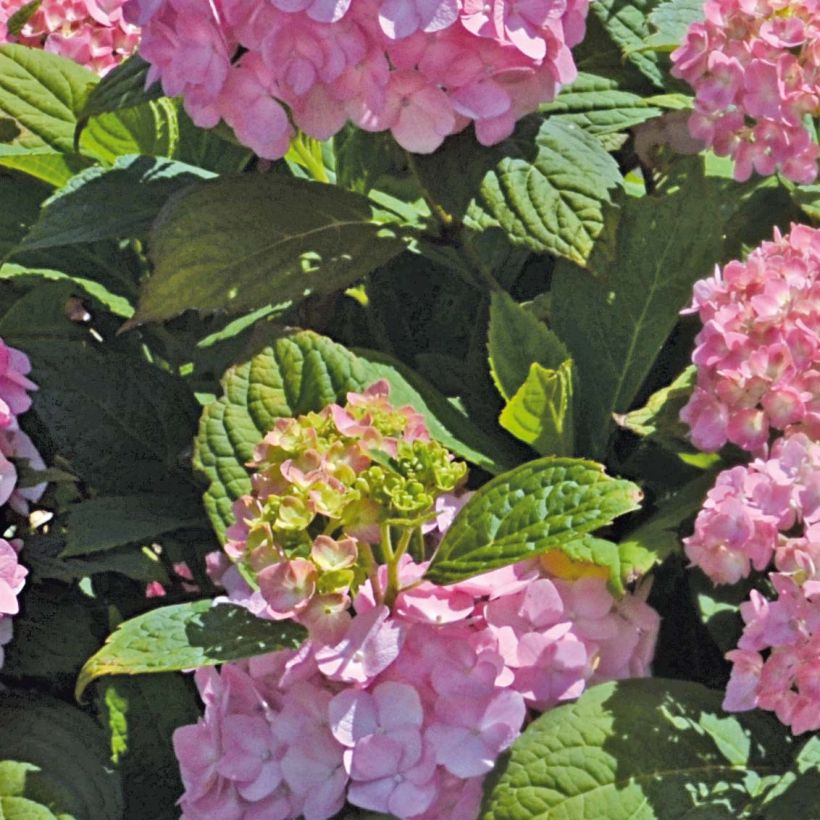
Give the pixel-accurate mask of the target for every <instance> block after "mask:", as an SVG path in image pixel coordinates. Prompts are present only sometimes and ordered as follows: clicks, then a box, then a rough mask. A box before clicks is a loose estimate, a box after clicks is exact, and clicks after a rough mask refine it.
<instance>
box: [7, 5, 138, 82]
mask: <svg viewBox="0 0 820 820" xmlns="http://www.w3.org/2000/svg"><path fill="white" fill-rule="evenodd" d="M124 2H125V0H43V2H42V3H40V5H39V7H38V8H37V9H36V10H35V11H34V13H33V14H32V15H31V16H30V17H29V19H28V20H27V21H26V23H25V25H24V26H23V27H22V30H21V31H20V33H19V34H18V35H16V36H13V35H10V34H9V33H8V29H7V23H8V21H9V19H10V18H11V17H12V16H13V15H14V14H15V13H17V12H18V11H20V10H21V9H22V8H23V7H24V6H26V2H25V0H4V2H3V3H0V35H2V36H0V42H2V41H7V42H8V41H12V42H16V43H20V44H22V45H26V46H33V47H35V48H42V49H45V50H46V51H50V52H52V53H53V54H58V55H60V56H61V57H66V58H68V59H70V60H74V61H75V62H77V63H80V64H81V65H84V66H86V67H87V68H89V69H91V70H92V71H94V72H95V73H97V74H106V73H108V72H109V71H110V70H111V69H112V68H114V66H116V65H118V64H119V63H121V62H122V61H123V60H124V59H125V58H126V57H128V56H130V55H131V54H133V53H134V52H135V51H136V50H137V45H138V44H139V29H138V28H137V27H136V26H134V25H132V24H131V23H130V22H129V21H127V20H126V19H125V16H124V14H123V3H124Z"/></svg>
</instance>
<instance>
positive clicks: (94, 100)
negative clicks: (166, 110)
mask: <svg viewBox="0 0 820 820" xmlns="http://www.w3.org/2000/svg"><path fill="white" fill-rule="evenodd" d="M150 67H151V66H150V65H149V64H148V63H147V62H145V60H143V59H142V57H140V56H139V55H138V54H135V55H134V56H133V57H129V58H128V59H127V60H125V61H124V62H123V63H120V65H118V66H117V67H116V68H115V69H114V70H113V71H110V72H109V73H108V74H106V75H105V77H103V79H102V80H100V82H99V84H98V85H97V86H96V87H95V88H94V90H93V91H92V92H91V93H90V94H89V95H88V98H87V99H86V101H85V105H84V106H83V107H82V110H81V111H80V112H79V117H80V119H82V120H87V119H88V118H89V117H92V116H94V115H95V114H105V113H107V112H110V111H120V110H122V109H124V108H131V107H133V106H135V105H139V104H140V103H144V102H148V101H149V100H155V99H157V98H158V97H160V96H162V89H161V88H160V86H159V83H156V84H154V85H152V86H151V87H150V88H149V89H147V90H146V88H145V80H146V78H147V76H148V69H149V68H150Z"/></svg>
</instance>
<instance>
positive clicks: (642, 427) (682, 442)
mask: <svg viewBox="0 0 820 820" xmlns="http://www.w3.org/2000/svg"><path fill="white" fill-rule="evenodd" d="M696 381H697V368H696V367H695V366H694V365H690V366H689V367H687V368H686V369H685V370H684V371H683V373H681V374H680V376H678V377H677V378H676V379H675V380H674V381H673V382H672V383H671V384H670V385H667V386H666V387H663V388H661V389H660V390H656V391H655V392H654V393H653V394H652V395H651V396H650V397H649V398H648V399H647V402H646V404H645V405H644V406H643V407H639V408H637V409H636V410H630V411H629V412H628V413H622V414H616V415H615V421H616V422H617V423H618V424H619V425H620V426H621V427H623V428H625V429H627V430H629V431H630V432H632V433H635V435H637V436H641V437H642V438H647V437H651V438H652V441H654V442H656V443H658V444H661V445H665V446H667V447H670V448H672V449H674V450H678V449H680V448H681V447H686V446H687V445H688V442H689V438H688V433H689V426H688V425H687V424H686V423H685V422H682V421H681V420H680V411H681V410H682V409H683V406H684V405H685V404H686V402H687V401H689V397H690V396H691V395H692V389H693V388H694V386H695V383H696Z"/></svg>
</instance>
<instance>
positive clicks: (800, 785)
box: [759, 734, 820, 820]
mask: <svg viewBox="0 0 820 820" xmlns="http://www.w3.org/2000/svg"><path fill="white" fill-rule="evenodd" d="M818 793H820V736H818V735H816V734H815V735H814V736H813V737H809V739H808V740H807V741H806V742H805V743H804V744H803V747H802V748H801V749H800V752H799V753H798V755H797V757H796V758H795V762H794V765H793V766H792V768H791V769H790V770H789V771H788V772H786V774H785V775H783V778H782V779H781V781H780V782H779V783H778V784H777V785H776V786H775V787H774V788H773V789H772V790H771V792H769V793H768V794H767V795H766V799H765V801H764V802H763V805H762V806H761V808H760V815H759V816H760V817H761V818H762V820H782V818H791V817H799V818H801V820H802V819H803V818H805V819H806V820H818V818H820V805H818V803H817V795H818Z"/></svg>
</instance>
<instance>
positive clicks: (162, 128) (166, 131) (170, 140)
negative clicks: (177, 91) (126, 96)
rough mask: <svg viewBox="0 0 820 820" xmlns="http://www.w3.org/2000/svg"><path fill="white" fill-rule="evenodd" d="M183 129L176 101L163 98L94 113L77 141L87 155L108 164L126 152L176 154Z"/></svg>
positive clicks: (156, 155)
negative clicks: (180, 126) (181, 128)
mask: <svg viewBox="0 0 820 820" xmlns="http://www.w3.org/2000/svg"><path fill="white" fill-rule="evenodd" d="M179 141H180V129H179V115H178V108H177V104H176V102H174V101H173V100H170V99H168V98H167V97H161V98H160V99H157V100H150V101H148V102H143V103H140V104H139V105H134V106H132V107H130V108H124V109H121V110H118V111H111V112H107V113H103V114H95V115H94V116H93V117H91V119H90V120H89V121H88V123H87V124H85V125H84V127H83V129H82V131H81V132H79V131H78V138H77V140H76V144H77V146H78V148H79V151H80V153H81V154H83V155H84V156H89V157H93V158H94V159H96V160H99V161H100V162H103V163H105V164H110V163H113V162H114V161H115V160H116V159H117V157H121V156H123V155H127V154H144V155H146V156H152V157H173V156H174V155H175V154H176V151H177V149H178V147H179Z"/></svg>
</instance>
